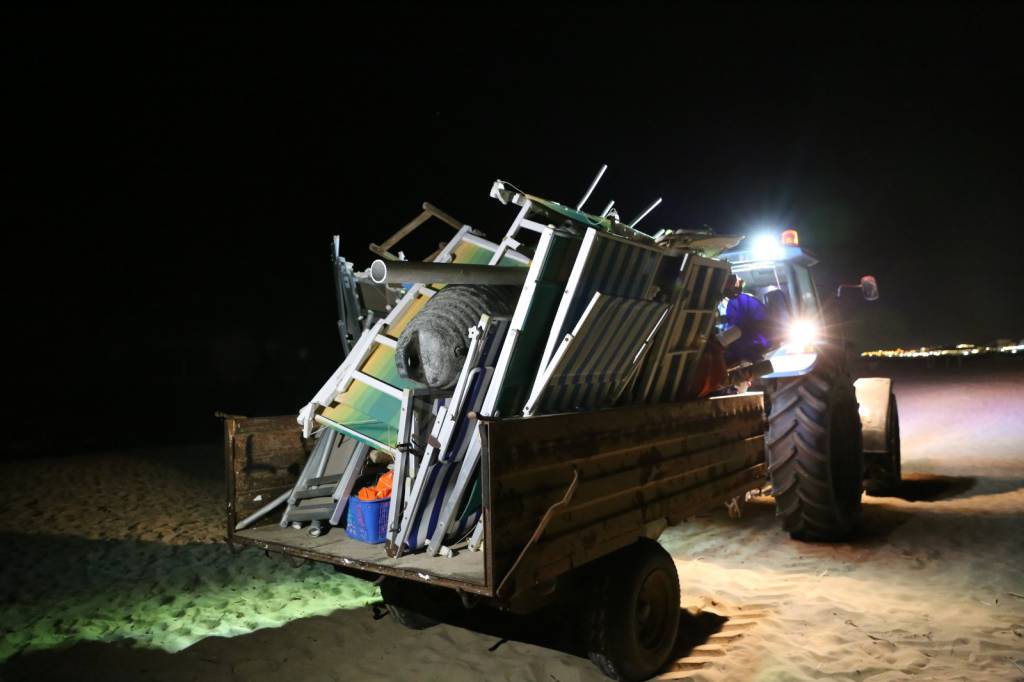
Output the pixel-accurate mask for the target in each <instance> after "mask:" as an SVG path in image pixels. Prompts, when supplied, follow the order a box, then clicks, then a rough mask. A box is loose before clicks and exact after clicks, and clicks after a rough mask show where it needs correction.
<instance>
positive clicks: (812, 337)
mask: <svg viewBox="0 0 1024 682" xmlns="http://www.w3.org/2000/svg"><path fill="white" fill-rule="evenodd" d="M817 340H818V323H817V322H815V321H814V320H794V321H793V322H790V323H789V329H788V330H787V334H786V341H787V342H788V343H789V345H790V346H793V347H795V348H806V347H807V346H813V345H814V343H815V342H816V341H817Z"/></svg>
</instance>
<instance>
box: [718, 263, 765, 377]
mask: <svg viewBox="0 0 1024 682" xmlns="http://www.w3.org/2000/svg"><path fill="white" fill-rule="evenodd" d="M724 293H725V297H726V298H725V301H724V302H725V304H726V305H725V314H724V316H723V318H722V319H723V322H724V325H723V328H722V331H725V330H726V329H729V328H730V327H739V328H740V331H742V332H743V334H742V335H741V336H740V338H739V339H737V340H736V341H734V342H733V343H731V344H729V346H728V347H727V348H726V349H725V362H726V365H728V366H729V367H732V366H734V365H737V364H739V363H740V362H742V361H744V360H746V361H747V362H750V363H755V362H759V361H760V360H763V359H764V354H765V352H766V351H767V350H768V337H767V334H766V332H767V324H768V322H767V318H768V315H767V312H766V311H765V307H764V304H763V303H761V301H759V300H758V299H757V298H756V297H754V296H751V295H750V294H746V293H743V280H742V279H740V278H739V277H737V276H736V275H732V274H730V275H729V280H728V281H727V282H726V285H725V290H724Z"/></svg>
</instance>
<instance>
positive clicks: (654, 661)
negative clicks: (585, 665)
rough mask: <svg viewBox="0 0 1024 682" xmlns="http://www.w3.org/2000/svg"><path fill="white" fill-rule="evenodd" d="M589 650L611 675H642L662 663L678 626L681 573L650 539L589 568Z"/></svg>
mask: <svg viewBox="0 0 1024 682" xmlns="http://www.w3.org/2000/svg"><path fill="white" fill-rule="evenodd" d="M590 575H591V576H592V579H591V588H592V591H591V592H590V595H589V596H590V607H589V610H588V614H587V615H588V617H587V618H586V619H585V622H584V625H585V630H584V633H583V634H584V637H585V638H586V646H587V654H588V656H589V657H590V660H591V661H592V662H593V663H594V665H596V666H597V667H598V668H599V669H600V670H601V672H603V673H604V674H605V675H607V676H608V677H610V678H612V679H613V680H624V681H631V680H646V679H649V678H651V677H652V676H654V675H656V674H658V673H659V672H661V671H662V669H663V668H664V667H665V666H666V664H667V663H668V661H669V658H670V657H671V655H672V652H673V650H674V649H675V645H676V635H677V633H678V632H679V574H678V573H677V572H676V565H675V563H674V562H673V561H672V557H671V556H670V555H669V554H668V552H666V551H665V549H664V548H663V547H662V546H661V545H659V544H658V543H657V542H655V541H654V540H648V539H646V538H644V539H641V540H640V541H638V542H637V543H636V544H634V545H631V546H629V547H626V548H625V549H621V550H619V551H618V552H615V553H614V554H611V555H609V556H608V557H606V558H604V559H602V560H600V561H598V562H596V563H595V565H594V566H593V567H591V568H590Z"/></svg>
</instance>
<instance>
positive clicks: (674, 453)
mask: <svg viewBox="0 0 1024 682" xmlns="http://www.w3.org/2000/svg"><path fill="white" fill-rule="evenodd" d="M223 417H224V434H225V439H224V461H225V470H226V480H227V504H226V512H227V514H226V516H227V518H226V522H227V523H226V528H227V541H228V543H230V544H231V545H232V546H255V547H258V548H260V549H263V550H265V551H267V552H276V553H281V554H284V555H288V556H292V557H298V558H302V559H308V560H311V561H319V562H325V563H329V564H333V565H334V566H337V567H338V568H339V570H342V571H346V572H351V573H353V574H356V575H360V576H362V577H370V578H377V579H379V580H381V581H382V583H381V589H382V594H383V597H384V600H385V602H386V603H387V604H388V608H389V610H391V611H392V613H394V614H395V615H396V617H398V618H399V620H401V621H402V622H404V623H406V624H409V625H412V626H416V627H419V626H422V625H423V623H424V621H423V620H422V618H418V617H417V616H418V614H417V613H416V611H417V609H419V610H421V611H423V610H425V608H424V606H423V605H424V604H425V603H426V602H427V601H428V600H429V597H428V596H427V595H431V594H433V595H436V594H437V591H436V590H431V587H440V588H446V589H447V590H448V591H449V592H450V593H451V594H454V593H457V594H458V595H459V596H460V597H461V598H462V599H461V602H462V603H463V604H464V605H466V606H471V605H472V606H477V605H479V606H484V607H492V608H498V609H503V610H510V611H513V612H516V613H530V612H532V611H534V610H536V609H538V608H540V607H541V606H543V605H545V604H547V603H548V602H549V601H551V600H552V599H554V598H555V597H556V595H558V593H559V592H560V591H564V590H565V588H568V587H572V588H574V589H581V588H582V589H584V590H586V591H587V592H588V594H590V596H591V598H589V599H586V600H584V602H585V603H589V604H590V607H589V608H587V609H585V611H586V612H585V613H581V614H580V617H581V627H582V628H583V630H584V631H585V634H586V637H587V648H588V652H589V654H590V657H591V659H592V660H593V661H594V662H595V663H596V664H597V665H598V666H599V667H600V668H601V669H602V670H603V671H604V672H605V673H606V674H609V675H610V676H612V677H616V678H620V679H642V678H644V677H647V676H650V675H651V674H654V673H655V672H657V671H658V670H659V669H661V668H662V667H663V666H664V665H665V663H666V662H667V659H668V657H669V655H670V653H671V650H672V647H673V645H674V642H675V639H676V631H677V628H678V622H679V618H678V609H679V583H678V578H677V575H676V571H675V566H674V564H673V562H672V560H671V557H669V555H668V554H667V552H665V550H664V549H662V548H661V547H660V545H658V544H657V543H656V542H653V541H655V540H657V538H658V536H659V535H660V534H661V533H662V532H663V531H664V530H665V529H666V528H667V527H668V526H671V525H675V524H678V523H680V522H682V521H684V520H685V519H686V518H687V517H691V516H694V515H696V514H698V513H702V512H705V511H708V510H710V509H713V508H715V507H716V506H718V505H721V504H724V503H727V502H729V501H731V500H733V499H735V498H737V497H740V498H742V497H743V496H744V495H746V494H747V493H748V492H750V491H757V490H760V489H761V488H762V487H763V486H764V485H765V484H766V482H767V474H766V465H765V444H764V434H765V430H766V422H765V417H764V404H763V400H762V396H761V394H760V393H746V394H742V395H734V396H725V397H720V398H712V399H709V400H699V401H692V402H685V403H672V404H660V405H642V406H627V407H620V408H613V409H606V410H598V411H591V412H577V413H566V414H554V415H542V416H536V417H513V418H506V419H481V420H480V431H481V437H482V440H483V444H484V447H483V453H482V460H481V478H480V480H481V496H482V509H483V519H484V525H485V529H486V531H485V534H484V537H485V538H486V540H485V541H484V542H483V543H482V547H480V549H479V551H471V550H470V549H468V548H467V547H465V546H463V547H461V548H457V549H456V551H454V552H452V553H451V555H450V556H430V555H429V554H428V553H423V552H420V553H409V554H404V555H402V556H399V557H397V558H395V557H390V556H388V554H387V552H386V551H385V549H384V545H382V544H377V545H372V544H366V543H362V542H359V541H357V540H354V539H351V538H349V537H347V536H346V535H345V533H344V531H343V529H342V528H335V529H332V530H330V531H329V532H327V533H324V534H322V535H319V536H315V535H311V534H309V533H307V532H304V531H301V530H297V529H295V528H291V527H283V528H282V527H281V526H280V525H279V524H278V523H277V522H275V521H274V520H272V519H270V520H264V521H263V522H262V525H255V526H252V527H249V528H245V529H244V530H240V531H236V530H235V528H236V524H237V523H238V521H239V519H242V518H244V517H245V516H247V515H249V514H251V513H252V512H253V511H255V510H257V509H258V508H259V507H260V506H261V505H263V504H265V502H266V501H268V500H272V499H274V498H275V497H277V496H279V495H281V494H282V493H285V492H287V491H288V490H289V489H290V488H291V487H292V486H293V485H294V483H295V480H296V478H297V476H298V473H299V471H300V470H301V468H302V465H303V462H304V460H305V459H306V458H307V456H308V453H309V450H310V447H311V446H310V444H309V443H308V442H307V440H306V439H304V438H303V437H302V432H301V429H300V428H299V426H298V425H297V424H296V422H295V419H294V417H292V416H284V417H263V418H259V417H257V418H247V417H240V416H230V415H223Z"/></svg>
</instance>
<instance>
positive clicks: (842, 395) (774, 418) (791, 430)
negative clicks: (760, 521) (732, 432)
mask: <svg viewBox="0 0 1024 682" xmlns="http://www.w3.org/2000/svg"><path fill="white" fill-rule="evenodd" d="M773 384H774V385H770V386H769V398H770V405H771V407H770V412H769V415H768V434H767V438H766V441H765V444H766V447H767V454H768V475H769V478H770V479H771V483H772V492H773V494H774V495H775V507H776V515H777V516H780V517H782V523H783V527H784V528H785V529H786V530H787V531H788V532H789V534H790V536H791V537H793V538H794V539H797V540H811V541H820V540H825V541H829V540H840V539H842V538H844V537H846V536H848V535H850V534H851V533H852V532H854V531H855V530H856V529H857V528H858V527H859V526H860V520H861V493H862V492H863V487H862V484H863V475H864V454H863V452H862V450H861V427H860V415H859V414H858V412H857V396H856V393H855V392H854V388H853V383H852V382H851V381H850V377H849V376H848V375H847V374H846V373H845V372H844V371H839V370H831V369H830V368H828V367H827V366H823V365H822V364H820V363H819V365H818V366H817V367H815V368H814V369H813V370H812V371H811V372H810V373H809V374H806V375H804V376H800V377H793V378H787V379H777V380H775V381H774V382H773Z"/></svg>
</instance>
